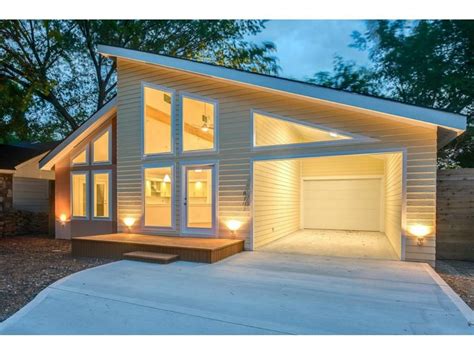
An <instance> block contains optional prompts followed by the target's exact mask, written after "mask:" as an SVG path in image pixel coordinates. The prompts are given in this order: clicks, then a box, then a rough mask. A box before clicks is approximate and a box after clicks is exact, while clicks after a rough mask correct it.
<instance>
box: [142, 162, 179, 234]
mask: <svg viewBox="0 0 474 355" xmlns="http://www.w3.org/2000/svg"><path fill="white" fill-rule="evenodd" d="M144 178H145V185H144V189H145V191H144V196H145V226H150V227H164V228H172V227H173V217H172V205H173V184H174V177H173V168H172V167H171V166H165V167H153V168H145V169H144Z"/></svg>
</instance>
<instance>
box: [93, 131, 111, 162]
mask: <svg viewBox="0 0 474 355" xmlns="http://www.w3.org/2000/svg"><path fill="white" fill-rule="evenodd" d="M92 162H93V163H94V164H98V163H110V128H109V129H107V130H106V131H105V132H104V133H102V135H100V136H99V137H98V138H97V139H95V140H94V142H93V143H92Z"/></svg>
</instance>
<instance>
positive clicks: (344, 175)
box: [253, 152, 403, 260]
mask: <svg viewBox="0 0 474 355" xmlns="http://www.w3.org/2000/svg"><path fill="white" fill-rule="evenodd" d="M253 169H254V182H253V211H254V220H253V247H254V249H255V250H262V251H272V252H281V253H296V254H313V255H328V256H344V257H358V258H374V259H391V260H400V259H403V240H402V206H403V158H402V153H401V152H393V153H392V152H391V153H373V154H353V155H334V156H324V157H305V158H294V159H272V160H262V161H255V162H254V166H253Z"/></svg>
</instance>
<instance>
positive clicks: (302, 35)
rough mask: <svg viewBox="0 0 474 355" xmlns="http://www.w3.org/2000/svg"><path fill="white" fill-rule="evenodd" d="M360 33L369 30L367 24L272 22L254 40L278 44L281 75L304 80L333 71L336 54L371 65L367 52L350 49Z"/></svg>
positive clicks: (317, 21) (305, 21) (355, 22)
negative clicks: (323, 72)
mask: <svg viewBox="0 0 474 355" xmlns="http://www.w3.org/2000/svg"><path fill="white" fill-rule="evenodd" d="M356 30H357V31H360V32H363V31H364V30H365V24H364V21H354V20H272V21H269V22H267V23H266V29H265V30H263V31H262V32H261V33H259V34H258V35H257V36H254V37H252V40H253V41H255V42H262V41H272V42H273V43H275V44H276V46H277V49H278V52H277V57H278V58H279V60H280V62H279V64H280V66H281V68H282V71H281V73H280V75H281V76H284V77H290V78H294V79H300V80H301V79H304V78H305V77H310V76H312V75H313V74H314V73H315V72H317V71H331V70H332V63H333V59H334V55H335V54H339V55H341V56H342V57H344V58H345V59H351V60H354V61H356V63H358V64H367V54H366V53H365V52H361V51H359V50H357V49H354V48H350V47H349V44H350V43H352V38H351V33H352V31H356Z"/></svg>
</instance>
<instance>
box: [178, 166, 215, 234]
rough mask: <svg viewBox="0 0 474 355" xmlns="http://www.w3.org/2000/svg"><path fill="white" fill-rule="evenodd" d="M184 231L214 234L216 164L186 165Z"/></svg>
mask: <svg viewBox="0 0 474 355" xmlns="http://www.w3.org/2000/svg"><path fill="white" fill-rule="evenodd" d="M183 186H184V198H183V205H184V206H183V207H184V208H183V210H184V211H183V212H184V214H183V217H184V218H183V224H184V226H183V231H184V232H185V233H190V234H203V235H214V234H215V226H216V204H215V201H216V190H215V165H207V164H206V165H187V166H185V167H184V184H183Z"/></svg>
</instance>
